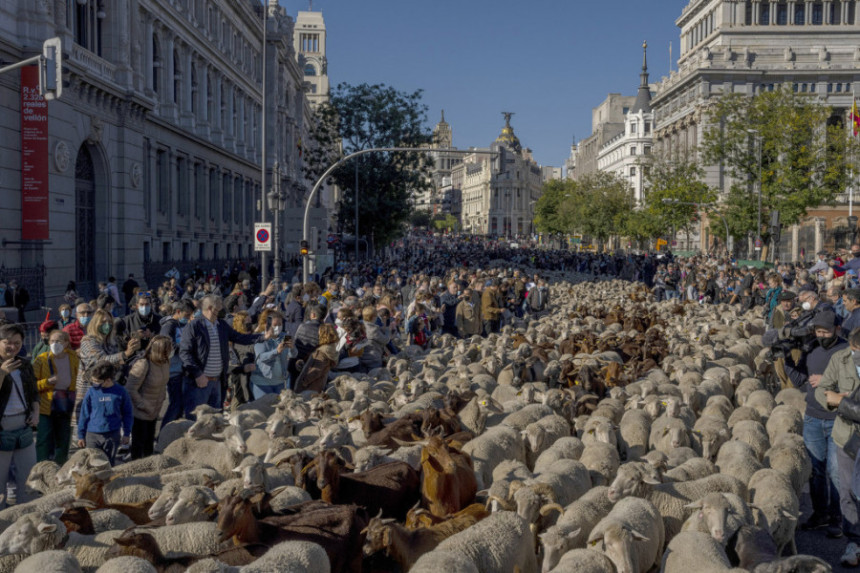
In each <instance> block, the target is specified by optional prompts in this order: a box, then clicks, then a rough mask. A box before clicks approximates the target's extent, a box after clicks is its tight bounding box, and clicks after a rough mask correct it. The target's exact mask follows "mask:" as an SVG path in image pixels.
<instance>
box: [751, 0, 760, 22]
mask: <svg viewBox="0 0 860 573" xmlns="http://www.w3.org/2000/svg"><path fill="white" fill-rule="evenodd" d="M759 15H761V2H760V1H759V0H753V3H752V25H753V26H758V19H759Z"/></svg>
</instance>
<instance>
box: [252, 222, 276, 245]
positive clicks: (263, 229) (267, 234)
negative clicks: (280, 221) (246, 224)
mask: <svg viewBox="0 0 860 573" xmlns="http://www.w3.org/2000/svg"><path fill="white" fill-rule="evenodd" d="M271 250H272V224H271V223H254V251H255V252H260V251H265V252H271Z"/></svg>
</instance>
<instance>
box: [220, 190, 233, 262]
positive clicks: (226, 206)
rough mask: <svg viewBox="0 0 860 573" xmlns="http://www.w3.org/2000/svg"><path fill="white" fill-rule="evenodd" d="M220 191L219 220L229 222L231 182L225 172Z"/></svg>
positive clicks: (231, 201) (231, 204)
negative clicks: (220, 206)
mask: <svg viewBox="0 0 860 573" xmlns="http://www.w3.org/2000/svg"><path fill="white" fill-rule="evenodd" d="M221 193H222V196H221V199H222V202H223V208H222V210H221V220H222V221H223V222H224V223H227V224H229V223H230V219H231V218H232V215H233V213H232V212H233V182H232V180H231V179H230V175H228V174H227V173H225V174H224V176H223V177H222V179H221ZM228 256H229V255H228Z"/></svg>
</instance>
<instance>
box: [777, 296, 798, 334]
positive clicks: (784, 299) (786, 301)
mask: <svg viewBox="0 0 860 573" xmlns="http://www.w3.org/2000/svg"><path fill="white" fill-rule="evenodd" d="M796 299H797V295H796V294H794V293H793V292H791V291H789V290H784V291H782V292H781V293H779V296H778V297H777V301H778V302H777V305H776V308H774V309H773V327H774V328H777V329H779V328H782V327H783V326H785V325H786V323H788V322H791V315H790V314H789V313H790V312H791V309H792V308H794V301H795V300H796Z"/></svg>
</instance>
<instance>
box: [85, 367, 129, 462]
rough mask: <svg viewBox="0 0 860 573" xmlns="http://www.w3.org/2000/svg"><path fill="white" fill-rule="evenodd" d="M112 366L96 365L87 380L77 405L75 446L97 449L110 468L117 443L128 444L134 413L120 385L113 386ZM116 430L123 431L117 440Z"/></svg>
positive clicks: (118, 434)
mask: <svg viewBox="0 0 860 573" xmlns="http://www.w3.org/2000/svg"><path fill="white" fill-rule="evenodd" d="M116 374H117V369H116V366H114V365H113V364H111V363H110V362H106V361H102V362H99V363H97V364H96V365H95V366H94V367H93V370H92V372H91V373H90V377H91V378H92V386H91V387H90V389H89V390H87V393H86V395H85V396H84V401H83V403H82V404H81V415H80V418H79V419H78V447H79V448H84V447H87V448H98V449H100V450H102V451H104V453H105V454H107V457H108V459H109V460H110V465H111V466H113V465H114V461H115V460H116V451H117V449H118V448H119V445H120V442H122V444H123V445H127V444H128V443H129V436H131V426H132V422H133V420H134V410H133V408H132V404H131V398H130V397H129V395H128V392H126V390H125V388H123V387H122V386H116V385H115V384H114V381H113V379H114V377H115V376H116ZM120 428H122V430H123V435H122V438H121V439H120Z"/></svg>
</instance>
